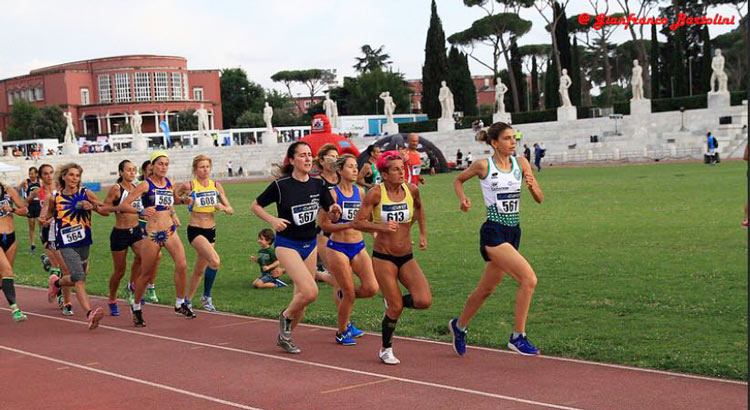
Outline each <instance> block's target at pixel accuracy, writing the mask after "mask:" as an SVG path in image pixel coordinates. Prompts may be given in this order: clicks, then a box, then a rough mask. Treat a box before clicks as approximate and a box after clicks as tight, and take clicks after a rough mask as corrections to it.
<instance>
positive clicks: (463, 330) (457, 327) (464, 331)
mask: <svg viewBox="0 0 750 410" xmlns="http://www.w3.org/2000/svg"><path fill="white" fill-rule="evenodd" d="M456 329H458V330H460V331H461V332H463V333H466V328H465V327H461V326H459V325H458V321H456Z"/></svg>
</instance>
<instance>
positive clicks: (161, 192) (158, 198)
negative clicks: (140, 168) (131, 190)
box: [141, 178, 174, 211]
mask: <svg viewBox="0 0 750 410" xmlns="http://www.w3.org/2000/svg"><path fill="white" fill-rule="evenodd" d="M164 179H165V180H167V183H166V185H164V186H163V187H158V186H156V184H154V183H153V181H151V179H150V178H146V182H147V183H148V191H146V193H145V194H143V196H142V197H141V198H142V202H143V208H144V209H145V208H148V207H151V206H156V210H157V211H166V210H168V209H169V207H170V206H172V205H174V187H173V186H172V181H170V180H169V178H164Z"/></svg>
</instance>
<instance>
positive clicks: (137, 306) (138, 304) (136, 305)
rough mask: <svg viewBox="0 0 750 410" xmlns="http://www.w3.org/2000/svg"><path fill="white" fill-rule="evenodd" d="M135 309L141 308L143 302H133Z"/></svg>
mask: <svg viewBox="0 0 750 410" xmlns="http://www.w3.org/2000/svg"><path fill="white" fill-rule="evenodd" d="M133 310H134V311H135V310H141V304H140V303H133Z"/></svg>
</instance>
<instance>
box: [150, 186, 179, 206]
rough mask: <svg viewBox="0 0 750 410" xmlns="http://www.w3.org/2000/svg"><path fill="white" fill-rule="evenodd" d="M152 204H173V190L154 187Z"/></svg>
mask: <svg viewBox="0 0 750 410" xmlns="http://www.w3.org/2000/svg"><path fill="white" fill-rule="evenodd" d="M154 204H155V205H156V206H172V205H174V192H172V190H171V189H155V190H154Z"/></svg>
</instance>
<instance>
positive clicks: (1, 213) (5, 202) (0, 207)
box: [0, 199, 12, 218]
mask: <svg viewBox="0 0 750 410" xmlns="http://www.w3.org/2000/svg"><path fill="white" fill-rule="evenodd" d="M5 205H8V206H11V205H10V201H9V200H7V199H3V200H2V201H0V218H2V217H3V216H6V215H10V214H11V213H12V211H11V212H5V211H3V208H4V207H5Z"/></svg>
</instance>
